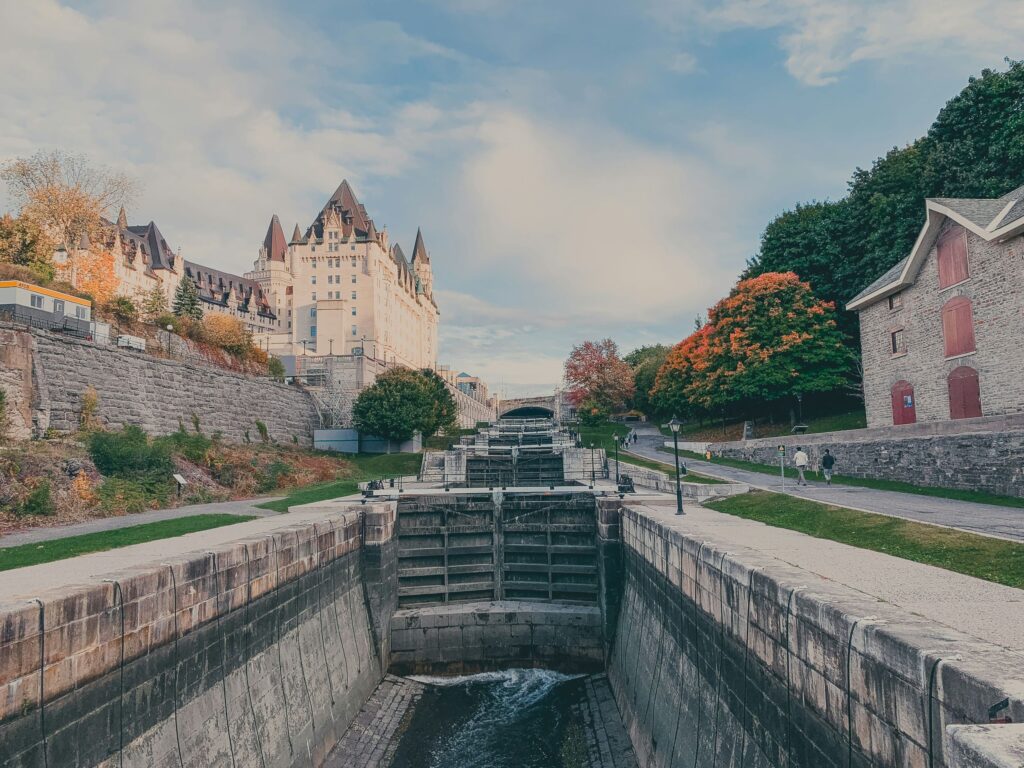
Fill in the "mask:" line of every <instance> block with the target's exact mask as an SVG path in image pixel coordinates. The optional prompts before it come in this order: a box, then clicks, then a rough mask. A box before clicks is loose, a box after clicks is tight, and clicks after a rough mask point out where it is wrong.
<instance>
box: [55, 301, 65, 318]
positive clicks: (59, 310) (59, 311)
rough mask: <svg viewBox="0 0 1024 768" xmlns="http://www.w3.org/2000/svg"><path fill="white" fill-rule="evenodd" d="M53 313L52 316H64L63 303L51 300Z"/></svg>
mask: <svg viewBox="0 0 1024 768" xmlns="http://www.w3.org/2000/svg"><path fill="white" fill-rule="evenodd" d="M53 312H54V314H61V315H62V314H64V302H63V301H61V300H60V299H54V300H53Z"/></svg>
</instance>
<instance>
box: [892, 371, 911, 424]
mask: <svg viewBox="0 0 1024 768" xmlns="http://www.w3.org/2000/svg"><path fill="white" fill-rule="evenodd" d="M891 394H892V423H893V424H913V423H915V422H916V421H917V402H916V401H915V400H914V386H913V385H912V384H911V383H910V382H909V381H897V382H896V383H895V384H893V385H892V393H891Z"/></svg>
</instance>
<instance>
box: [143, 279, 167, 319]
mask: <svg viewBox="0 0 1024 768" xmlns="http://www.w3.org/2000/svg"><path fill="white" fill-rule="evenodd" d="M141 309H142V317H143V319H144V320H146V322H148V323H155V322H156V321H157V319H158V318H160V317H161V316H162V315H165V314H166V313H167V296H166V295H165V294H164V289H163V287H162V286H159V285H155V286H153V288H151V289H150V290H149V292H147V293H146V296H145V298H144V299H143V300H142V308H141Z"/></svg>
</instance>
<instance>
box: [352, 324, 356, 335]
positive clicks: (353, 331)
mask: <svg viewBox="0 0 1024 768" xmlns="http://www.w3.org/2000/svg"><path fill="white" fill-rule="evenodd" d="M352 335H353V336H355V335H356V326H354V325H353V326H352Z"/></svg>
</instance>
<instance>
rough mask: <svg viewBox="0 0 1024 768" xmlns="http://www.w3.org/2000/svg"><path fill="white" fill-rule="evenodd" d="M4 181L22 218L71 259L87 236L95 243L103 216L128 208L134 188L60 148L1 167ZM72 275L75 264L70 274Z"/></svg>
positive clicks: (128, 181)
mask: <svg viewBox="0 0 1024 768" xmlns="http://www.w3.org/2000/svg"><path fill="white" fill-rule="evenodd" d="M0 178H2V179H3V180H4V182H6V184H7V187H8V189H9V191H10V193H11V196H12V197H13V198H14V200H15V202H16V203H17V204H18V205H19V206H20V208H21V215H22V216H25V217H26V218H28V219H29V220H31V221H32V222H34V223H35V224H36V225H37V226H38V227H39V228H40V229H41V230H42V231H44V232H46V234H47V236H48V237H49V238H51V239H52V241H53V242H54V244H55V245H57V246H61V247H63V249H64V251H65V252H66V253H67V254H68V258H69V259H71V260H73V259H74V258H75V252H76V250H77V249H78V246H79V244H80V243H81V242H82V238H83V236H85V237H87V238H88V239H89V240H97V239H98V238H97V235H98V233H99V229H100V227H101V226H102V222H101V218H102V217H103V216H104V215H106V214H108V213H109V212H110V211H112V210H116V208H117V207H118V206H121V205H126V204H127V203H128V202H129V201H130V200H131V198H132V197H133V195H134V194H135V188H136V185H135V182H134V180H132V179H131V178H130V177H129V176H127V175H125V174H123V173H115V172H112V171H109V170H107V169H105V168H101V167H97V166H94V165H92V163H90V161H89V160H88V159H87V158H86V157H84V156H82V155H71V154H68V153H66V152H62V151H60V150H54V151H51V152H37V153H36V154H34V155H32V156H31V157H22V158H17V159H16V160H13V161H11V162H9V163H7V164H6V165H4V166H2V167H0ZM74 272H75V265H74V263H72V264H71V273H72V276H74ZM72 282H74V281H72Z"/></svg>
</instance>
